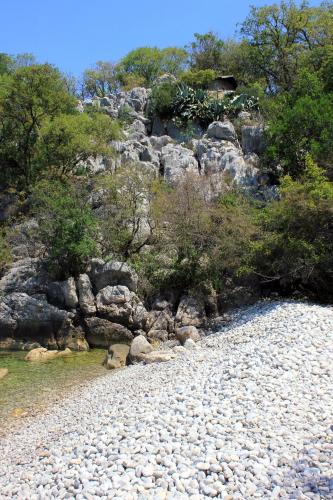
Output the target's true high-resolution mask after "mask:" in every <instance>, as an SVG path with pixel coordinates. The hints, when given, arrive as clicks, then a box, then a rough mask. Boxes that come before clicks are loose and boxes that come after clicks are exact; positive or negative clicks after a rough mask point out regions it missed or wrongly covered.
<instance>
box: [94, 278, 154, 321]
mask: <svg viewBox="0 0 333 500" xmlns="http://www.w3.org/2000/svg"><path fill="white" fill-rule="evenodd" d="M96 305H97V310H98V313H99V314H100V316H102V317H104V318H106V319H108V320H109V321H111V322H113V323H120V324H121V325H124V326H126V327H129V328H132V329H133V330H137V329H141V328H145V327H146V320H147V311H146V309H145V307H144V305H143V304H142V302H141V301H140V299H139V298H138V297H137V296H136V295H135V293H133V292H130V290H129V289H128V288H127V287H126V286H121V285H118V286H107V287H105V288H103V289H102V290H100V292H98V294H97V296H96Z"/></svg>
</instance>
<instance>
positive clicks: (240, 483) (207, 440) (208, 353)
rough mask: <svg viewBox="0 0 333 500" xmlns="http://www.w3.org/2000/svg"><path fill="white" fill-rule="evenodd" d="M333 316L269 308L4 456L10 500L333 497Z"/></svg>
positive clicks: (15, 442) (4, 485)
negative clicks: (12, 499) (62, 499)
mask: <svg viewBox="0 0 333 500" xmlns="http://www.w3.org/2000/svg"><path fill="white" fill-rule="evenodd" d="M332 336H333V308H332V307H323V306H318V305H310V304H304V303H294V302H271V303H270V302H269V303H259V304H257V305H255V306H252V307H250V308H248V309H245V310H242V311H240V312H239V313H237V315H236V317H235V318H234V320H233V321H232V323H231V324H230V325H228V326H225V327H223V328H221V331H220V332H218V333H216V334H212V335H209V336H207V337H206V338H204V339H203V340H202V341H201V342H200V343H199V344H198V345H197V348H193V350H183V351H182V352H179V354H178V355H177V357H176V358H175V359H172V360H171V361H169V362H165V363H160V364H151V365H141V364H138V365H133V366H130V367H127V368H124V369H122V370H118V371H116V372H112V373H107V374H106V375H105V376H103V377H101V378H99V379H97V380H94V381H92V382H89V383H87V384H86V385H84V386H83V387H80V388H77V389H75V390H74V391H73V393H72V394H71V395H69V396H68V398H67V399H66V400H64V401H62V402H59V403H58V404H57V405H55V406H53V407H51V408H50V409H49V410H48V411H47V413H44V414H43V415H41V416H39V417H38V418H37V417H35V418H29V419H26V420H22V425H21V426H20V428H17V429H16V430H15V431H13V432H12V433H11V434H9V435H7V436H6V437H5V438H3V439H2V440H1V443H0V456H1V459H0V492H1V493H0V497H1V499H6V498H14V499H16V498H17V499H20V500H23V499H29V500H34V499H43V500H44V499H52V498H54V499H59V498H70V499H72V498H75V499H77V500H83V499H88V500H90V499H95V498H96V499H100V498H101V499H111V498H112V499H122V500H123V499H128V500H130V499H187V498H189V499H192V500H197V499H198V500H199V499H203V498H220V499H229V500H233V499H246V500H248V499H251V498H260V499H277V498H281V499H296V498H297V499H321V498H332V497H333V475H332V468H333V441H332V438H333V430H332V429H333V428H332V415H333V397H332V396H333V384H332V369H333V363H332V360H333V342H332Z"/></svg>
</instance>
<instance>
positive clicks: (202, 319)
mask: <svg viewBox="0 0 333 500" xmlns="http://www.w3.org/2000/svg"><path fill="white" fill-rule="evenodd" d="M206 320H207V318H206V313H205V308H204V304H203V302H202V301H200V300H199V299H197V298H195V297H191V296H188V295H184V296H183V297H182V298H181V300H180V303H179V306H178V309H177V314H176V317H175V321H176V324H177V326H178V328H179V327H181V326H195V327H199V328H200V327H202V326H204V325H205V324H206Z"/></svg>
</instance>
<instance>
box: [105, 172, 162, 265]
mask: <svg viewBox="0 0 333 500" xmlns="http://www.w3.org/2000/svg"><path fill="white" fill-rule="evenodd" d="M155 177H156V175H155V173H154V172H153V171H151V170H150V169H148V168H144V167H143V166H142V165H135V164H134V165H126V166H123V167H122V168H120V169H118V170H117V171H116V173H115V174H113V175H108V176H105V177H103V179H102V180H101V181H100V182H99V183H98V188H101V189H102V191H103V210H102V213H101V230H102V234H103V246H104V253H105V254H106V255H116V256H118V257H120V258H122V259H125V260H127V259H129V258H130V257H132V256H133V255H134V254H137V253H138V252H140V250H141V249H142V248H143V247H144V246H145V245H147V244H148V243H149V242H150V240H151V239H152V231H153V221H152V216H151V203H152V199H153V196H154V183H155Z"/></svg>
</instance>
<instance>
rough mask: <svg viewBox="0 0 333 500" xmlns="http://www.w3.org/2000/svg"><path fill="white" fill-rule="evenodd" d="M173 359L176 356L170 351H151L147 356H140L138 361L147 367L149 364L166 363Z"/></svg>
mask: <svg viewBox="0 0 333 500" xmlns="http://www.w3.org/2000/svg"><path fill="white" fill-rule="evenodd" d="M175 357H176V354H175V353H174V352H172V351H153V352H149V353H148V354H142V355H141V356H140V361H143V362H144V363H145V364H147V365H148V364H151V363H166V362H167V361H171V360H172V359H174V358H175Z"/></svg>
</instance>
